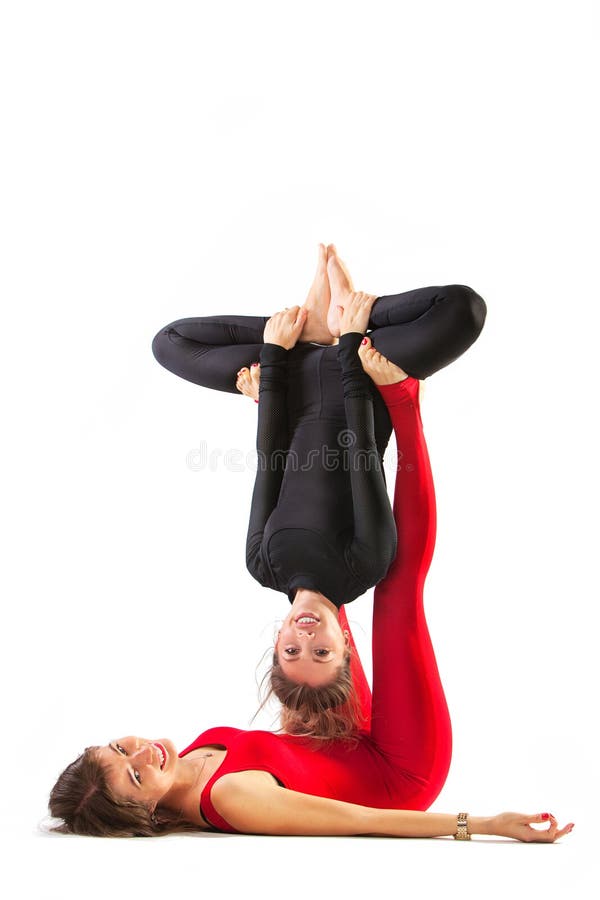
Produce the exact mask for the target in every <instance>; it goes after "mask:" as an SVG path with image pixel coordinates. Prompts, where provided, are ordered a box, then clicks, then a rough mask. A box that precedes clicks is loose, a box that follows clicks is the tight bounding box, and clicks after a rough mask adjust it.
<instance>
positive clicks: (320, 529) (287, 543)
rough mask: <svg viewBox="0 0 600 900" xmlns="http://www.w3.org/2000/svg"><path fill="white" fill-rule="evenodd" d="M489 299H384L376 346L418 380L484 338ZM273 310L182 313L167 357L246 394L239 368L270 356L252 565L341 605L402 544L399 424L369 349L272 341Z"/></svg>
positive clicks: (463, 294)
mask: <svg viewBox="0 0 600 900" xmlns="http://www.w3.org/2000/svg"><path fill="white" fill-rule="evenodd" d="M485 315H486V307H485V303H484V301H483V300H482V299H481V297H479V295H478V294H476V293H475V292H474V291H473V290H472V289H471V288H469V287H466V286H464V285H449V286H445V287H431V288H422V289H419V290H415V291H409V292H406V293H404V294H398V295H394V296H386V297H380V298H378V299H377V300H376V301H375V303H374V304H373V307H372V309H371V317H370V320H369V330H368V331H367V333H368V334H369V337H370V338H371V341H372V344H373V346H374V347H375V348H376V349H377V350H379V351H380V352H381V353H382V354H383V355H384V356H386V357H387V358H388V359H390V360H392V362H395V363H396V364H397V365H399V366H401V367H402V368H403V369H404V370H405V371H406V372H407V373H408V374H409V375H412V376H413V377H415V378H420V379H422V378H425V377H427V376H428V375H430V374H432V373H433V372H435V371H437V370H439V369H441V368H442V367H443V366H445V365H448V363H450V362H452V361H453V360H454V359H456V358H457V357H458V356H460V355H461V353H463V352H464V351H465V350H466V349H467V348H468V347H469V346H470V345H471V344H472V343H473V342H474V341H475V340H476V338H477V337H478V335H479V333H480V332H481V329H482V327H483V324H484V321H485ZM268 319H269V317H268V316H265V317H261V316H257V317H253V316H208V317H195V318H188V319H180V320H178V321H176V322H173V323H171V324H170V325H167V326H166V327H165V328H164V329H161V331H160V332H159V333H158V334H157V335H156V337H155V338H154V342H153V345H152V349H153V352H154V355H155V357H156V358H157V360H158V361H159V362H160V363H161V364H162V365H163V366H165V367H166V368H168V369H169V370H170V371H172V372H174V373H175V374H177V375H179V376H181V377H183V378H186V379H187V380H188V381H192V382H194V383H195V384H200V385H203V386H206V387H212V388H215V389H217V390H225V391H229V392H232V393H236V392H237V389H236V387H235V382H236V378H237V372H238V370H239V369H240V368H241V367H242V366H250V364H251V363H252V362H254V361H257V360H258V359H260V363H261V372H260V393H259V401H260V402H259V404H258V433H257V454H258V459H257V473H256V481H255V486H254V492H253V496H252V506H251V513H250V523H249V527H248V534H247V544H246V565H247V567H248V570H249V571H250V573H251V574H252V575H253V576H254V578H256V579H257V581H259V582H260V584H262V585H264V586H266V587H270V588H273V589H274V590H278V591H282V592H284V593H286V594H287V595H288V598H289V600H290V602H291V601H293V599H294V595H295V593H296V590H297V589H298V588H299V587H304V588H310V589H312V590H316V591H319V592H321V593H322V594H323V595H324V596H325V597H327V598H328V599H329V600H331V601H332V602H333V603H334V604H335V605H336V606H338V607H339V606H341V605H342V604H345V603H349V602H350V601H352V600H354V599H355V598H356V597H358V596H360V595H361V594H363V593H364V592H365V591H367V590H368V589H369V588H370V587H372V586H373V585H375V584H376V583H377V582H378V581H380V580H381V579H382V578H383V577H384V576H385V574H386V572H387V570H388V568H389V566H390V564H391V562H392V560H393V558H394V555H395V552H396V529H395V524H394V519H393V516H392V510H391V506H390V501H389V498H388V494H387V489H386V485H385V478H384V473H383V467H382V460H383V454H384V451H385V448H386V446H387V443H388V440H389V437H390V434H391V430H392V428H391V422H390V418H389V415H388V412H387V409H386V407H385V404H384V402H383V400H382V398H381V395H380V393H379V391H378V390H377V389H376V387H375V385H374V384H373V382H372V381H371V379H370V378H369V377H368V376H367V375H366V374H365V372H364V370H363V368H362V365H361V363H360V359H359V357H358V354H357V350H358V347H359V345H360V342H361V340H362V338H363V335H362V334H358V333H350V334H346V335H342V336H341V338H340V340H339V344H337V345H331V346H323V345H319V344H315V343H297V344H296V346H295V347H293V348H292V349H291V350H284V349H283V348H282V347H279V346H277V345H275V344H264V343H263V341H262V336H263V332H264V327H265V324H266V322H267V321H268Z"/></svg>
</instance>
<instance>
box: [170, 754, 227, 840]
mask: <svg viewBox="0 0 600 900" xmlns="http://www.w3.org/2000/svg"><path fill="white" fill-rule="evenodd" d="M213 756H214V754H211V753H209V752H208V751H207V756H202V757H196V758H190V759H188V758H187V757H186V756H184V757H183V758H182V759H179V761H178V764H177V774H176V776H175V781H174V782H173V785H172V787H171V788H170V790H169V791H168V793H167V794H165V796H164V797H162V798H161V800H160V805H161V806H164V807H165V808H166V809H169V810H171V811H176V812H181V813H183V815H184V816H185V818H186V819H187V820H188V821H190V822H195V823H198V822H200V821H201V819H200V794H201V793H202V791H203V790H204V788H205V786H206V785H207V783H208V781H209V780H210V778H211V777H212V775H213V771H214V766H212V765H210V763H211V762H213Z"/></svg>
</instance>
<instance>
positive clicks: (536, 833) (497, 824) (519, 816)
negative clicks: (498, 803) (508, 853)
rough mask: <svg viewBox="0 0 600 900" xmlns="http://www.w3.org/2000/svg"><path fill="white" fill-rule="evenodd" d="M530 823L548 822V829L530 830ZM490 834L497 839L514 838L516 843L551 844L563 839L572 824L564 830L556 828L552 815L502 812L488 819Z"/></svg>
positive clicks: (556, 824)
mask: <svg viewBox="0 0 600 900" xmlns="http://www.w3.org/2000/svg"><path fill="white" fill-rule="evenodd" d="M532 822H540V823H541V822H549V823H550V827H549V828H543V829H538V828H532V827H531V824H530V823H532ZM489 824H490V830H489V833H490V834H496V835H498V836H499V837H509V838H515V839H516V840H517V841H525V842H527V843H532V842H534V841H539V842H542V843H547V844H551V843H553V842H554V841H555V840H557V839H558V838H561V837H563V835H565V834H569V832H570V831H571V830H572V828H573V822H569V824H568V825H565V827H564V828H560V829H559V827H558V823H557V821H556V819H555V818H554V816H553V815H552V813H536V814H535V815H532V816H527V815H525V814H524V813H516V812H504V813H500V814H499V815H497V816H492V817H491V819H490V823H489Z"/></svg>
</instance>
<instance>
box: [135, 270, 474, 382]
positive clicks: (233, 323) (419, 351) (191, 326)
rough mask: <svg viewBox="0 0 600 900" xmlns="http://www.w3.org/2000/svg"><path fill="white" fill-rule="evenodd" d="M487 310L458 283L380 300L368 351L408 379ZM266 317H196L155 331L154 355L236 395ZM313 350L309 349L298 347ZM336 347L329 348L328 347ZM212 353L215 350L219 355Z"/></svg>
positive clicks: (451, 352)
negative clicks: (371, 349) (240, 375)
mask: <svg viewBox="0 0 600 900" xmlns="http://www.w3.org/2000/svg"><path fill="white" fill-rule="evenodd" d="M485 316H486V305H485V302H484V301H483V300H482V298H481V297H480V296H479V294H476V293H475V291H474V290H473V289H472V288H470V287H467V286H466V285H464V284H450V285H445V286H441V287H426V288H417V289H416V290H414V291H405V292H404V293H402V294H392V295H389V296H387V295H386V296H383V297H379V298H378V299H377V300H376V301H375V303H374V304H373V307H372V309H371V317H370V319H369V325H368V328H367V333H369V332H372V333H370V334H369V336H370V338H371V340H372V343H373V346H374V347H375V348H376V349H377V350H379V352H380V353H382V354H383V355H384V356H386V357H387V358H388V359H391V360H392V362H394V363H396V365H398V366H400V367H401V368H402V369H404V371H405V372H407V373H408V374H409V375H412V376H413V377H414V378H418V379H423V378H427V377H428V376H429V375H433V373H434V372H438V371H439V370H440V369H443V368H444V366H447V365H449V363H451V362H454V360H455V359H458V357H459V356H461V355H462V354H463V353H464V352H465V350H467V349H468V348H469V347H470V346H471V344H472V343H473V342H474V341H475V340H476V339H477V337H478V336H479V334H480V332H481V329H482V328H483V324H484V322H485ZM269 318H270V316H194V317H191V318H188V319H177V321H175V322H171V323H170V324H169V325H166V326H165V327H164V328H161V330H160V331H159V332H158V334H157V335H156V337H155V338H154V340H153V342H152V352H153V353H154V356H155V357H156V359H157V360H158V362H159V363H160V364H161V365H162V366H164V367H165V368H166V369H169V371H170V372H173V373H174V374H175V375H179V376H180V377H181V378H185V379H186V381H191V382H193V383H194V384H198V385H201V386H202V387H208V388H212V389H213V390H216V391H227V392H228V393H230V394H237V393H239V391H238V390H237V388H236V386H235V383H236V380H237V373H238V371H239V369H241V368H242V367H243V366H249V365H250V364H251V363H252V362H255V361H257V360H258V357H259V354H260V348H261V345H262V343H263V333H264V330H265V325H266V323H267V322H268V320H269ZM303 346H305V347H306V346H316V345H314V344H304V345H303V344H299V345H296V348H294V349H298V347H303ZM334 346H335V345H334ZM217 348H218V350H217Z"/></svg>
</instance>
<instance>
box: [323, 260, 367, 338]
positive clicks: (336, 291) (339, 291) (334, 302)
mask: <svg viewBox="0 0 600 900" xmlns="http://www.w3.org/2000/svg"><path fill="white" fill-rule="evenodd" d="M327 274H328V276H329V285H330V287H331V302H330V304H329V311H328V313H327V327H328V328H329V331H330V332H331V334H335V335H336V336H339V334H340V311H339V309H338V307H339V306H341V307H342V308H343V309H345V308H346V304H347V303H348V300H349V299H350V296H351V294H353V293H354V285H353V284H352V278H351V277H350V272H349V271H348V268H347V267H346V265H345V264H344V263H343V262H342V260H341V259H340V258H339V256H338V254H337V250H336V248H335V244H328V245H327ZM367 296H369V297H373V298H374V299H375V295H374V294H368V295H367Z"/></svg>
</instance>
